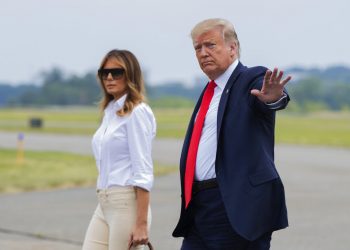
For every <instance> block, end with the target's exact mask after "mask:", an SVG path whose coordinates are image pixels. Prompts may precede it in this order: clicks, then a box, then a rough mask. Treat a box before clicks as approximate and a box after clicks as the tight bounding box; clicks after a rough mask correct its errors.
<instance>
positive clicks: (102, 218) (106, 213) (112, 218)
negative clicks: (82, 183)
mask: <svg viewBox="0 0 350 250" xmlns="http://www.w3.org/2000/svg"><path fill="white" fill-rule="evenodd" d="M97 197H98V202H99V204H98V205H97V208H96V210H95V212H94V214H93V216H92V218H91V221H90V224H89V227H88V229H87V231H86V235H85V240H84V243H83V250H128V245H129V240H130V235H131V232H132V230H133V227H134V226H135V223H136V193H135V189H134V188H133V187H112V188H108V189H106V190H98V191H97ZM150 225H151V209H150V208H148V231H149V228H150ZM132 249H134V250H143V249H145V247H144V246H137V247H134V248H132Z"/></svg>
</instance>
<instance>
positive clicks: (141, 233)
mask: <svg viewBox="0 0 350 250" xmlns="http://www.w3.org/2000/svg"><path fill="white" fill-rule="evenodd" d="M147 243H148V230H147V222H141V223H137V224H136V226H135V228H134V230H133V231H132V233H131V235H130V242H129V245H130V246H132V245H133V246H137V245H146V244H147Z"/></svg>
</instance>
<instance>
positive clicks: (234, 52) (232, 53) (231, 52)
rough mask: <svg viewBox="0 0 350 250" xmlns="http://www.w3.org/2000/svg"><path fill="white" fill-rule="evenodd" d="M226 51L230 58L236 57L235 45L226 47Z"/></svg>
mask: <svg viewBox="0 0 350 250" xmlns="http://www.w3.org/2000/svg"><path fill="white" fill-rule="evenodd" d="M228 50H229V51H230V54H231V56H236V44H235V43H231V44H230V46H229V47H228Z"/></svg>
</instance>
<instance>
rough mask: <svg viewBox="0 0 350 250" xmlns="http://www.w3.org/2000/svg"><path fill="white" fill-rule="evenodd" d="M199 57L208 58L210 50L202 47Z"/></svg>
mask: <svg viewBox="0 0 350 250" xmlns="http://www.w3.org/2000/svg"><path fill="white" fill-rule="evenodd" d="M198 54H199V56H201V57H203V56H207V55H208V50H207V48H206V47H205V46H202V47H201V48H200V49H199V52H198Z"/></svg>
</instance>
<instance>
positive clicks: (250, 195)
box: [173, 63, 289, 240]
mask: <svg viewBox="0 0 350 250" xmlns="http://www.w3.org/2000/svg"><path fill="white" fill-rule="evenodd" d="M266 70H267V69H266V68H264V67H253V68H247V67H245V66H243V65H242V64H241V63H239V64H238V66H237V67H236V69H235V70H234V72H233V73H232V75H231V77H230V79H229V80H228V82H227V84H226V87H225V89H224V90H223V93H222V96H221V99H220V103H219V108H218V115H217V136H218V138H217V140H218V143H217V153H216V161H215V172H216V178H217V181H218V185H219V189H220V192H221V196H222V199H223V202H224V205H225V208H226V212H227V215H228V218H229V221H230V223H231V225H232V228H233V229H234V230H235V231H236V232H237V233H238V234H240V235H241V236H242V237H244V238H246V239H248V240H255V239H257V238H258V237H259V236H261V235H262V234H264V233H266V232H272V231H275V230H278V229H282V228H285V227H287V226H288V219H287V209H286V204H285V197H284V187H283V184H282V181H281V179H280V177H279V175H278V173H277V170H276V167H275V164H274V129H275V110H273V109H271V108H269V107H268V106H267V105H266V104H265V103H262V102H261V101H259V100H258V99H257V98H256V97H255V96H253V95H251V94H250V91H251V90H252V89H259V90H260V89H261V87H262V83H263V78H264V75H265V73H266ZM203 92H204V91H203ZM202 96H203V93H202V95H201V97H200V98H199V100H198V102H197V104H196V106H195V109H194V112H193V114H192V118H191V121H190V124H189V127H188V130H187V134H186V137H185V141H184V144H183V148H182V153H181V159H180V177H181V193H182V199H181V200H182V204H181V215H180V219H179V222H178V224H177V226H176V228H175V230H174V232H173V236H175V237H184V236H186V234H187V231H188V229H189V227H190V226H191V221H192V216H191V213H192V212H193V211H192V210H191V205H189V208H188V209H185V207H184V205H185V202H184V195H183V193H184V192H183V191H184V185H183V183H184V173H185V167H186V158H187V151H188V147H189V144H190V139H191V135H192V130H193V124H194V119H195V116H196V114H197V111H198V109H199V106H200V103H201V99H202ZM288 101H289V97H288V95H287V98H285V99H284V101H283V103H282V106H281V107H280V108H279V109H283V108H285V107H286V106H287V103H288Z"/></svg>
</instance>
